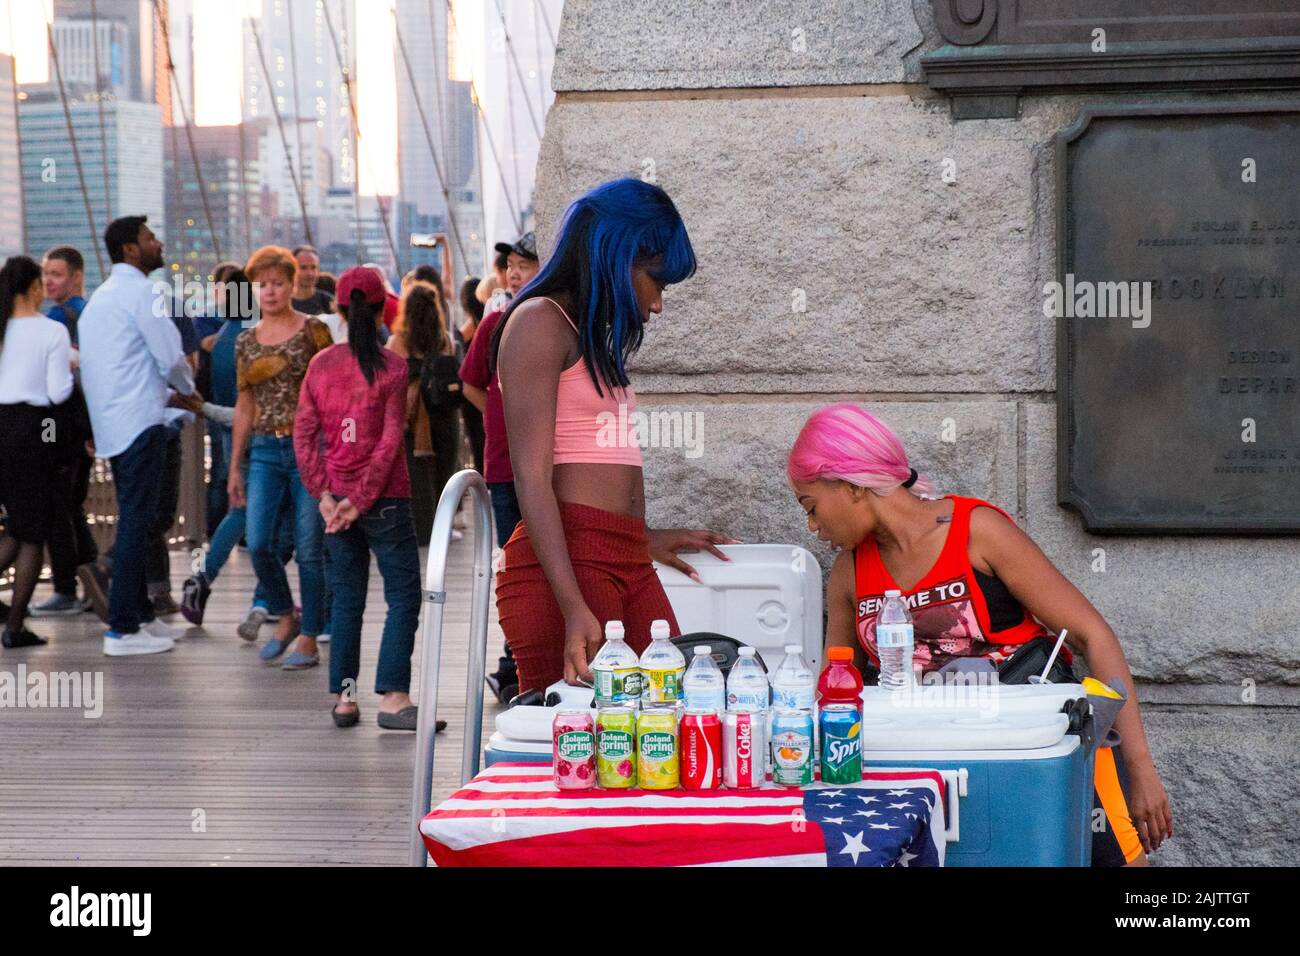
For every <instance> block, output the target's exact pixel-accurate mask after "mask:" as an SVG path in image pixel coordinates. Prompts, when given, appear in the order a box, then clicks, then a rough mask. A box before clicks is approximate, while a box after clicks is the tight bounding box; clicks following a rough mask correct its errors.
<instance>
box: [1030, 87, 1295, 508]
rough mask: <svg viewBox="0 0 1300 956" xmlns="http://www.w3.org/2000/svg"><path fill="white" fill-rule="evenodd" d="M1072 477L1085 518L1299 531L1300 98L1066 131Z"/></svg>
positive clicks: (1063, 190) (1060, 473)
mask: <svg viewBox="0 0 1300 956" xmlns="http://www.w3.org/2000/svg"><path fill="white" fill-rule="evenodd" d="M1057 175H1058V195H1057V212H1058V223H1057V225H1058V232H1057V259H1058V261H1057V267H1058V275H1057V282H1056V283H1055V284H1049V286H1048V287H1045V288H1044V290H1043V295H1044V300H1045V305H1044V312H1045V313H1050V314H1052V315H1055V316H1057V414H1058V418H1057V421H1058V433H1057V451H1058V467H1057V492H1058V499H1059V500H1060V502H1061V503H1062V504H1065V505H1069V506H1071V507H1073V508H1075V509H1077V510H1078V511H1079V513H1080V514H1081V515H1082V516H1083V519H1084V523H1085V525H1086V526H1087V528H1088V530H1090V531H1099V532H1171V533H1238V534H1258V533H1270V532H1273V533H1281V532H1296V531H1300V105H1297V106H1296V107H1295V109H1278V108H1277V107H1272V106H1270V107H1267V108H1266V107H1258V108H1251V107H1232V108H1225V107H1216V106H1206V107H1201V108H1185V109H1178V110H1172V111H1171V110H1170V109H1169V108H1167V107H1166V108H1153V109H1140V108H1135V109H1129V110H1090V111H1087V112H1085V113H1084V115H1083V116H1082V117H1081V118H1080V120H1079V121H1078V122H1077V123H1076V124H1075V125H1074V126H1073V127H1071V128H1070V129H1068V130H1066V131H1064V132H1062V133H1061V134H1060V135H1059V136H1058V138H1057Z"/></svg>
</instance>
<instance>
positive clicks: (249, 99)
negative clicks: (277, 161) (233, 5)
mask: <svg viewBox="0 0 1300 956" xmlns="http://www.w3.org/2000/svg"><path fill="white" fill-rule="evenodd" d="M326 4H328V18H327V10H326ZM355 17H356V0H323V2H320V3H318V2H313V0H262V16H261V17H260V18H256V19H253V18H249V19H247V20H245V30H244V58H243V59H244V114H245V115H246V116H247V117H249V118H251V119H265V120H268V121H270V122H272V123H274V121H275V111H276V110H277V109H278V110H279V113H280V116H281V117H282V118H283V120H284V122H285V129H286V131H287V132H288V133H289V134H290V135H291V136H293V137H294V138H295V139H296V137H297V133H298V128H297V127H295V125H294V122H293V121H294V119H296V118H302V119H310V120H311V121H312V122H313V123H314V124H315V126H316V128H317V129H318V130H319V135H320V142H321V144H322V145H323V147H324V148H325V149H326V150H327V151H328V152H329V155H330V159H331V163H332V164H333V168H332V171H331V173H330V177H329V181H330V182H335V181H337V182H343V183H351V182H352V177H353V176H355V175H356V163H355V149H354V146H353V143H352V118H351V108H350V106H349V101H348V94H347V88H346V86H345V85H344V82H343V74H342V71H341V70H340V69H339V65H338V58H337V56H336V53H335V48H334V41H333V40H331V37H330V29H329V28H330V25H331V24H332V25H333V27H334V37H335V39H337V42H338V45H339V51H340V52H341V53H342V55H343V59H344V62H346V63H348V64H349V65H351V61H352V56H353V54H352V50H351V39H352V37H353V35H354V33H355V23H356V20H355ZM253 30H257V34H258V37H259V38H260V39H261V50H262V56H259V54H258V45H257V43H256V42H255V41H254V37H253V32H252V31H253ZM263 58H264V59H265V68H263V62H262V60H263ZM268 73H269V74H270V79H269V82H268V78H267V74H268ZM354 75H355V74H354ZM301 129H302V131H303V132H304V133H305V132H306V127H305V126H304V127H302V128H301ZM303 153H304V155H309V152H308V147H307V146H306V145H304V147H303Z"/></svg>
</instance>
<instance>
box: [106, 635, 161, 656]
mask: <svg viewBox="0 0 1300 956" xmlns="http://www.w3.org/2000/svg"><path fill="white" fill-rule="evenodd" d="M175 646H176V642H175V641H173V640H172V639H171V638H169V637H152V636H150V635H149V634H146V633H144V632H143V631H137V632H136V633H135V634H124V635H122V636H121V637H109V636H108V635H107V634H105V635H104V654H105V655H106V656H108V657H134V656H136V655H140V654H162V653H163V652H165V651H170V650H171V649H172V648H173V647H175Z"/></svg>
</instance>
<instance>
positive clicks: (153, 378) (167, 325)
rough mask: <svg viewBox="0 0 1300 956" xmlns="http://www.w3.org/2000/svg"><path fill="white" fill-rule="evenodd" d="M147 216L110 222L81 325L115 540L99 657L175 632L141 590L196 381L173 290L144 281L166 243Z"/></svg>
mask: <svg viewBox="0 0 1300 956" xmlns="http://www.w3.org/2000/svg"><path fill="white" fill-rule="evenodd" d="M147 222H148V220H147V218H146V217H144V216H127V217H124V218H122V219H117V220H114V222H113V223H112V224H110V225H109V227H108V230H107V232H106V233H105V234H104V242H105V245H106V246H107V247H108V255H109V259H111V260H112V262H113V269H112V272H111V274H110V275H109V278H108V280H107V281H106V282H105V283H104V284H103V285H102V286H100V287H99V288H98V289H96V290H95V294H94V295H93V296H91V299H90V302H89V303H87V305H86V310H85V312H84V313H83V314H82V316H81V321H80V322H79V323H78V325H79V328H78V336H79V338H80V342H81V349H82V357H81V382H82V388H83V389H84V390H85V393H86V404H87V406H88V407H89V409H90V420H91V424H92V426H93V427H94V433H95V445H96V448H97V450H98V453H99V455H100V456H101V457H104V458H107V459H108V460H109V462H110V463H111V464H112V467H113V484H114V489H115V491H116V493H117V512H118V514H117V538H116V541H115V542H114V546H113V558H114V560H113V578H112V589H111V593H110V596H109V621H108V626H109V630H108V633H106V634H105V635H104V653H105V654H107V655H109V656H110V657H118V656H125V655H134V654H157V653H160V652H162V651H169V650H171V649H172V647H173V646H175V640H174V638H175V636H176V634H177V633H178V631H177V630H175V629H173V628H171V627H170V626H168V625H167V624H164V623H163V622H162V621H159V620H157V619H156V618H155V615H154V609H153V605H152V604H151V603H150V601H149V595H148V590H147V587H146V583H145V577H146V562H147V560H148V557H149V550H150V545H151V540H150V526H151V524H152V523H153V521H154V518H155V516H156V515H157V513H158V511H159V505H160V501H161V486H162V484H163V480H164V469H165V467H166V465H165V459H166V455H167V440H168V438H167V427H166V422H167V420H168V417H169V416H168V415H167V410H168V406H169V405H175V404H176V403H177V400H176V398H175V397H174V395H173V393H176V394H178V395H180V396H193V395H194V373H193V370H192V369H191V367H190V363H189V361H188V360H187V359H186V356H185V353H184V351H182V348H181V334H180V331H179V330H178V328H177V326H176V324H175V323H174V322H173V309H172V301H171V295H170V290H166V289H164V290H162V291H160V290H159V289H158V288H156V287H155V284H154V283H153V282H152V281H150V279H149V277H148V276H149V273H150V272H153V271H154V270H155V269H159V268H161V267H162V265H163V257H162V243H161V242H159V240H158V238H157V237H156V236H155V235H154V233H153V230H152V229H150V228H149V226H148V224H147Z"/></svg>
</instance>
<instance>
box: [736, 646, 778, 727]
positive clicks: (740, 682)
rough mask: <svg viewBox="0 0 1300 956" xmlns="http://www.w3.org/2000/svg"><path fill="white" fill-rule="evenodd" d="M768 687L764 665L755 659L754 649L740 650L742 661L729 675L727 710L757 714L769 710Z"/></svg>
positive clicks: (739, 661) (745, 648)
mask: <svg viewBox="0 0 1300 956" xmlns="http://www.w3.org/2000/svg"><path fill="white" fill-rule="evenodd" d="M768 704H769V700H768V686H767V675H766V674H764V673H763V665H761V664H760V663H759V662H758V661H756V660H755V659H754V649H753V648H752V647H742V648H741V649H740V659H739V660H737V661H736V663H735V664H733V665H732V667H731V673H730V674H728V675H727V710H730V711H735V712H737V713H744V712H749V713H756V712H758V711H761V710H767V708H768Z"/></svg>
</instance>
